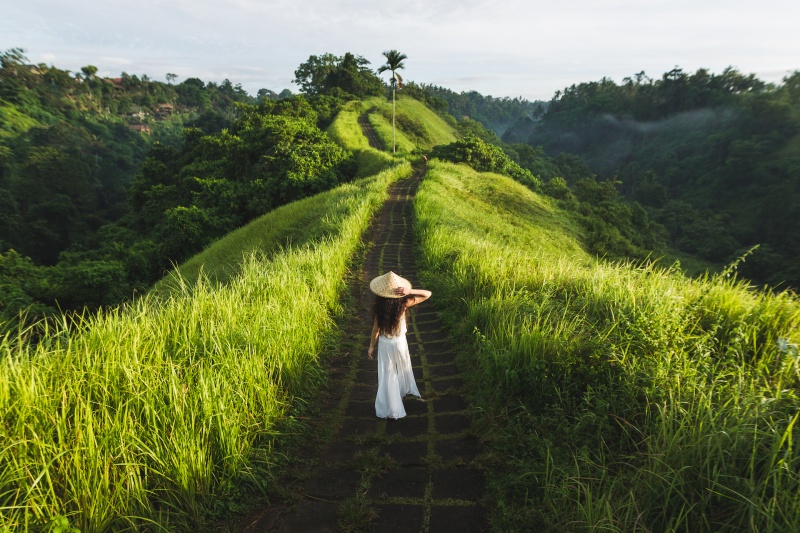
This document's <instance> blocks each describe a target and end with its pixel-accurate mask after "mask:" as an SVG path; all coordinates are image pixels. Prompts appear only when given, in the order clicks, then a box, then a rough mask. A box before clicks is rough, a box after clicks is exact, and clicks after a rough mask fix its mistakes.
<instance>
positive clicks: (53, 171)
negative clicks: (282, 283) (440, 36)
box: [0, 49, 800, 328]
mask: <svg viewBox="0 0 800 533" xmlns="http://www.w3.org/2000/svg"><path fill="white" fill-rule="evenodd" d="M0 59H1V60H2V63H1V65H0V66H2V68H0V118H2V127H0V289H2V291H0V293H1V294H2V298H0V315H2V316H3V317H4V323H5V324H6V326H5V327H6V328H7V327H10V325H11V324H15V323H17V320H18V319H19V317H20V316H23V315H24V316H28V319H26V321H28V320H35V319H36V318H38V317H41V316H57V315H58V314H59V312H60V311H69V310H75V311H80V310H82V309H84V308H89V309H94V308H98V307H100V306H106V305H112V304H116V303H119V302H122V301H125V300H127V299H129V298H131V297H132V296H133V295H134V294H137V293H143V292H145V291H146V290H147V289H148V287H150V286H151V285H152V284H153V283H154V282H155V281H157V280H158V279H160V278H161V277H162V276H163V275H164V273H165V272H167V271H168V270H169V269H170V268H171V267H172V266H173V265H174V264H177V263H179V262H181V261H183V260H185V259H187V258H189V257H191V256H192V255H194V254H195V253H197V252H199V251H200V250H202V249H203V248H204V247H205V246H207V245H209V244H210V243H211V242H213V241H214V240H216V239H218V238H220V237H222V236H224V235H226V234H227V233H228V232H230V231H232V230H234V229H236V228H238V227H241V226H242V225H244V224H246V223H247V222H249V221H251V220H253V219H254V218H256V217H258V216H260V215H262V214H264V213H266V212H269V211H270V210H272V209H274V208H275V207H278V206H280V205H284V204H286V203H288V202H291V201H293V200H297V199H300V198H303V197H306V196H309V195H313V194H315V193H318V192H321V191H324V190H328V189H330V188H332V187H333V186H335V185H337V184H340V183H344V182H347V181H349V180H352V179H353V177H354V175H355V165H356V163H355V159H354V156H353V153H351V152H348V151H346V150H344V149H342V148H341V147H340V146H337V145H336V144H335V143H333V142H332V141H331V140H330V139H329V138H328V137H327V135H326V134H325V133H324V129H325V128H326V127H327V125H328V124H330V122H331V121H332V120H333V118H334V116H335V115H336V113H337V112H338V111H339V110H340V109H341V107H342V106H343V105H344V103H345V102H347V101H350V100H354V99H364V98H369V97H375V96H381V95H386V90H387V87H386V85H385V84H384V82H383V81H382V80H381V79H380V78H379V77H378V76H377V74H376V73H375V72H374V71H373V70H372V69H371V68H370V65H369V62H368V61H367V60H366V59H364V58H363V57H361V56H358V55H355V54H352V53H349V52H348V53H346V54H344V55H342V56H337V55H334V54H330V53H327V54H322V55H318V56H317V55H312V56H310V57H309V58H308V60H307V61H305V62H304V63H302V64H301V65H299V66H298V68H297V70H296V71H295V80H294V82H295V83H296V84H297V85H298V86H299V87H300V90H301V93H302V94H300V95H292V93H291V92H290V91H289V90H288V89H287V90H283V91H282V92H280V93H276V92H275V91H272V90H269V89H261V90H260V91H258V93H257V95H256V96H255V97H253V96H250V95H248V94H247V93H246V92H245V91H244V90H243V89H242V87H241V85H234V84H233V83H231V82H230V81H229V80H225V81H224V82H222V83H220V84H216V83H213V82H210V83H205V82H203V81H202V80H199V79H197V78H189V79H186V80H183V81H182V82H180V83H176V76H175V75H169V76H167V82H166V83H164V82H160V81H155V80H152V79H150V78H149V77H148V76H146V75H142V76H137V75H129V74H127V73H124V72H123V73H122V75H121V77H120V78H113V79H112V78H99V77H97V76H96V72H97V68H96V67H94V66H92V65H88V66H86V67H84V68H82V69H81V72H79V73H71V72H68V71H65V70H60V69H58V68H56V67H54V66H47V65H44V64H42V65H29V64H27V59H26V58H25V55H24V52H23V51H22V50H19V49H11V50H9V51H6V52H4V53H2V55H1V56H0ZM401 93H402V94H404V95H405V96H408V97H411V98H414V99H417V100H419V101H421V102H423V103H424V104H426V105H427V106H428V107H430V108H431V109H434V110H435V111H437V112H438V113H440V115H441V116H442V117H443V118H445V120H447V121H448V122H449V123H451V124H453V125H454V126H455V127H456V129H457V131H458V132H459V134H460V135H461V136H462V139H463V140H462V141H460V143H461V144H457V145H452V146H449V147H440V148H438V149H437V151H435V153H434V155H436V156H439V157H442V158H443V159H446V160H451V161H461V162H470V160H473V161H472V162H473V163H474V162H475V161H477V160H478V159H481V158H483V159H482V162H480V163H477V167H476V168H479V169H481V170H484V171H485V170H494V171H500V172H502V173H506V174H508V175H512V176H514V177H515V179H517V180H518V181H521V182H522V183H524V184H528V185H531V184H533V183H535V184H536V185H535V187H533V188H534V190H540V191H541V192H544V193H546V194H548V195H550V196H552V197H554V198H556V199H557V201H558V202H560V204H561V206H562V207H564V208H565V209H568V210H571V211H573V212H574V213H575V216H576V217H578V218H579V219H580V220H581V221H582V223H583V225H584V227H585V228H586V230H587V231H588V235H589V242H587V245H588V247H589V250H591V251H592V252H593V253H596V254H597V255H600V256H607V257H609V258H617V257H633V258H638V259H644V258H647V257H650V256H653V254H655V256H658V255H661V254H663V253H666V252H669V253H670V255H671V256H673V255H675V254H677V255H679V256H681V257H687V258H695V257H696V258H699V259H700V260H701V261H702V263H701V264H705V265H724V264H727V263H729V262H731V261H733V260H734V259H736V258H737V257H740V256H742V255H743V254H744V253H746V252H747V251H748V250H750V249H752V248H753V247H757V249H756V250H755V252H754V253H752V254H751V255H750V256H749V257H748V258H747V260H746V261H745V262H743V263H741V264H740V265H739V272H740V274H741V275H743V276H746V277H748V278H750V279H752V280H754V281H755V282H757V283H769V284H771V285H774V286H791V287H796V286H798V284H799V283H800V259H798V257H797V254H796V253H794V251H795V250H797V249H798V245H800V243H798V238H800V228H798V220H799V219H800V217H798V216H797V214H798V212H797V210H798V209H800V207H797V205H798V204H797V202H795V201H794V200H795V197H796V195H797V194H800V192H798V169H800V156H798V150H797V147H798V143H800V136H798V132H800V116H799V115H798V105H797V102H798V98H800V96H798V95H800V75H798V74H797V73H795V74H794V75H792V76H789V77H787V78H786V80H785V81H784V83H783V84H781V85H780V86H773V85H769V84H766V83H764V82H761V81H760V80H758V79H756V78H755V77H754V76H752V75H751V76H745V75H743V74H740V73H739V72H737V71H735V70H733V69H728V70H726V71H725V72H723V73H722V74H719V75H716V74H711V73H709V72H706V71H698V72H697V73H695V74H693V75H687V74H686V73H684V72H683V71H681V70H680V69H675V70H673V71H671V72H669V73H666V74H664V76H663V77H662V78H661V79H657V80H653V79H651V78H649V77H647V76H646V75H645V74H644V73H639V74H637V75H636V76H634V77H632V78H626V79H625V80H623V83H622V84H616V83H614V82H613V81H611V80H609V79H603V80H601V82H596V83H594V82H592V83H583V84H579V85H574V86H572V87H570V88H568V89H565V90H564V91H559V92H557V93H556V94H555V95H554V97H553V99H552V100H551V101H550V102H529V101H527V100H524V99H521V98H514V99H511V98H493V97H491V96H482V95H480V94H479V93H477V92H475V91H471V92H462V93H460V94H459V93H456V92H454V91H451V90H449V89H446V88H442V87H437V86H434V85H426V84H417V83H415V82H407V83H405V84H403V86H402V89H401ZM398 120H400V121H401V124H400V127H401V128H406V129H408V131H409V134H410V135H412V137H413V130H414V129H415V128H416V129H419V125H417V124H415V123H413V119H412V118H410V117H407V116H405V115H402V114H401V115H400V116H399V117H398ZM409 128H410V129H409ZM501 137H502V139H501ZM479 154H482V155H479ZM487 158H488V159H487ZM512 167H513V168H512ZM515 169H516V170H515ZM670 251H672V252H670ZM12 318H13V320H12Z"/></svg>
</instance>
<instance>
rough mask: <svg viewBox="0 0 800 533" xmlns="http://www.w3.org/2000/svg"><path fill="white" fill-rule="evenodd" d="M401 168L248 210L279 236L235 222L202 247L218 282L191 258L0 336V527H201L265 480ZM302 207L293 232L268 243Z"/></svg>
mask: <svg viewBox="0 0 800 533" xmlns="http://www.w3.org/2000/svg"><path fill="white" fill-rule="evenodd" d="M409 173H410V165H408V164H403V165H400V166H397V167H395V168H393V169H390V170H386V171H384V172H383V173H381V174H379V175H378V176H375V177H372V178H367V179H364V180H361V181H359V182H355V183H352V184H347V185H342V186H340V187H338V188H336V189H334V190H332V191H330V192H327V193H324V194H322V195H320V196H317V197H316V198H312V199H309V200H306V201H304V202H301V203H299V204H296V205H294V206H287V207H286V208H284V209H283V210H280V211H275V212H273V213H270V214H268V215H266V216H265V217H264V218H263V219H261V220H258V221H256V222H254V228H253V230H256V229H260V228H264V227H265V226H274V227H272V230H271V231H272V233H271V234H267V235H266V237H267V238H277V242H268V243H263V244H260V243H258V242H257V239H256V238H255V237H254V232H253V231H250V230H248V228H244V229H243V230H241V231H240V232H237V233H234V234H232V235H231V237H230V239H232V243H230V244H228V243H226V242H225V240H223V241H221V242H220V243H218V245H217V247H212V248H211V249H210V250H209V251H208V255H206V256H205V257H204V258H198V259H205V260H207V261H212V262H211V263H206V266H205V268H206V269H207V270H208V271H209V272H211V273H213V276H214V277H215V278H216V279H217V280H221V279H225V278H226V279H227V283H226V284H225V285H224V286H218V285H217V284H215V283H210V282H209V281H208V280H207V279H206V278H204V277H202V276H199V277H198V276H197V274H196V272H197V269H196V268H194V267H192V265H191V264H190V265H188V266H187V267H186V269H185V270H183V274H184V276H185V277H186V278H190V279H188V280H187V281H186V282H185V283H184V284H182V285H177V286H173V291H172V292H171V293H169V294H164V295H162V296H159V297H154V296H153V295H150V296H145V297H143V298H140V299H137V300H135V301H133V302H131V303H130V304H128V305H126V306H124V307H120V308H112V309H109V310H107V311H105V312H102V313H98V314H95V315H89V314H87V315H85V316H84V317H81V318H78V319H76V323H75V324H68V323H64V324H62V325H60V326H56V327H53V328H50V329H43V330H40V331H37V330H26V331H22V332H21V333H20V334H19V335H6V336H5V338H3V339H2V340H0V354H2V357H0V376H1V377H0V411H2V412H3V413H4V415H3V416H4V424H3V425H2V427H1V428H0V432H1V433H0V441H2V442H3V443H4V445H3V447H2V449H0V473H2V474H1V475H2V478H0V487H2V490H0V507H2V508H3V509H4V510H3V513H2V514H1V515H0V516H1V517H2V518H0V529H7V530H23V529H36V530H41V529H43V528H45V527H47V526H48V524H53V527H55V526H56V525H63V524H64V523H65V522H64V521H65V520H66V523H67V524H69V525H72V526H74V527H78V528H79V529H80V530H81V531H83V532H87V533H88V532H92V531H106V530H120V529H154V530H169V531H174V530H197V529H198V528H202V527H204V526H203V524H206V525H207V524H208V521H209V520H213V518H214V516H215V515H217V514H218V513H224V512H227V511H229V510H231V509H232V508H235V505H236V501H237V499H239V498H240V497H241V493H242V491H245V490H253V489H255V488H258V487H262V488H264V487H265V485H266V484H269V480H270V477H269V475H268V472H269V471H270V469H271V468H272V467H273V466H274V465H275V464H276V463H277V462H279V461H280V458H279V457H278V456H276V455H275V454H274V452H273V445H274V441H275V439H276V438H280V433H279V429H278V426H277V424H278V423H279V422H280V421H281V420H282V419H284V418H285V417H286V416H287V413H289V411H290V409H291V408H292V407H293V406H294V404H295V400H296V399H297V398H298V397H299V396H302V395H306V394H309V393H311V392H312V391H313V390H314V389H315V387H316V386H317V385H318V383H319V377H320V366H319V363H320V362H319V360H318V356H319V354H320V353H321V351H322V350H323V347H324V345H325V344H326V342H328V341H329V340H330V338H331V336H332V335H333V319H334V318H335V317H336V314H337V313H338V312H341V309H342V308H341V305H340V302H339V297H340V292H341V291H342V289H343V286H344V285H343V284H344V279H345V273H346V270H347V268H348V266H349V263H350V261H351V260H352V258H353V257H354V254H355V253H356V251H357V250H358V249H359V247H360V246H361V239H362V234H363V232H364V230H365V229H366V227H367V225H368V223H369V221H370V218H371V215H372V214H373V212H374V211H375V210H376V209H377V208H378V207H379V206H380V205H381V204H382V203H383V201H384V200H385V198H386V190H387V186H388V184H389V183H391V182H392V181H393V180H395V179H397V178H399V177H403V176H407V175H408V174H409ZM303 211H305V212H303ZM281 215H287V216H286V218H284V217H282V216H281ZM312 217H316V218H317V219H318V222H317V226H316V231H314V228H313V227H309V228H305V231H306V232H307V234H306V235H304V236H303V243H302V246H288V247H285V248H281V249H278V248H277V246H279V245H280V244H282V243H281V239H282V238H285V237H287V236H289V235H292V234H293V232H296V231H298V230H299V229H300V228H297V227H294V224H298V223H302V221H304V220H309V219H311V218H312ZM312 232H313V234H312ZM222 249H228V250H231V251H229V252H227V254H220V252H219V250H222ZM228 262H230V263H231V264H226V263H228ZM43 327H44V326H43ZM33 333H37V335H38V337H37V339H38V342H34V340H35V339H34V338H33V337H31V334H33Z"/></svg>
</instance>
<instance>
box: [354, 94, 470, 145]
mask: <svg viewBox="0 0 800 533" xmlns="http://www.w3.org/2000/svg"><path fill="white" fill-rule="evenodd" d="M395 105H396V113H397V115H398V117H399V116H400V115H405V116H407V117H409V118H411V119H412V120H416V121H418V122H419V125H420V126H421V128H422V129H423V130H424V132H425V133H424V135H422V136H419V135H415V134H414V133H413V132H412V131H410V130H407V129H404V128H403V125H402V120H397V121H396V124H395V141H396V144H397V151H398V153H410V152H412V151H413V150H414V149H415V148H419V149H421V150H430V149H431V148H433V147H434V146H436V145H439V144H448V143H451V142H453V141H455V140H456V137H457V133H456V130H455V128H454V127H452V126H451V125H450V124H448V123H447V122H446V121H445V120H444V119H443V118H442V117H440V116H439V115H437V114H436V113H435V112H434V111H432V110H431V109H429V108H428V107H427V106H426V105H425V104H423V103H421V102H419V101H417V100H414V99H413V98H408V97H405V96H403V95H402V93H401V94H400V95H399V96H398V97H397V100H396V102H395ZM364 106H365V107H366V108H367V109H371V108H373V107H374V108H376V111H375V112H373V113H370V115H369V119H370V123H371V124H372V125H373V127H374V128H375V131H376V132H377V133H378V136H379V137H380V138H381V140H382V141H383V143H384V146H387V147H391V145H392V121H391V116H392V115H391V113H392V101H391V100H387V99H385V98H378V97H375V98H370V99H368V100H366V101H365V102H364Z"/></svg>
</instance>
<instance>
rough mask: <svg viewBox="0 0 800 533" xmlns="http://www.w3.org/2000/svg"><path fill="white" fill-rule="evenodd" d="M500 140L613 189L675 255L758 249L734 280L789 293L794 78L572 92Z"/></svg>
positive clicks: (798, 105)
mask: <svg viewBox="0 0 800 533" xmlns="http://www.w3.org/2000/svg"><path fill="white" fill-rule="evenodd" d="M503 140H504V141H506V142H508V143H525V144H527V145H529V146H530V147H533V148H534V149H537V148H541V149H542V150H543V151H544V152H545V153H547V154H549V155H551V156H553V157H556V158H558V157H562V159H563V158H564V157H565V156H563V155H562V154H567V155H569V156H570V157H572V158H574V159H573V161H574V162H575V163H576V164H577V165H578V166H581V165H583V166H585V168H587V169H588V171H589V173H591V174H595V175H596V176H597V178H598V180H600V181H611V182H613V183H615V186H616V187H617V188H618V190H619V191H620V192H621V193H622V194H623V195H624V196H625V197H626V198H628V199H629V200H632V201H636V202H638V203H639V204H641V205H642V206H644V208H645V209H646V210H647V212H648V214H649V215H650V216H651V217H652V218H653V219H654V220H656V221H657V222H659V223H660V224H662V225H663V226H664V227H665V228H666V230H667V231H668V240H669V244H670V246H672V247H674V248H675V249H677V250H680V251H682V252H684V253H687V254H691V255H693V256H698V257H700V258H702V259H704V260H706V261H709V262H711V263H715V264H727V263H729V262H730V261H732V260H733V259H735V258H736V257H739V256H741V255H742V254H743V253H744V252H745V251H747V250H749V249H751V248H753V247H754V246H758V248H757V249H756V250H755V252H754V253H753V254H752V256H750V257H749V258H748V259H747V260H746V261H745V262H744V263H743V264H741V265H740V267H739V272H740V274H741V275H743V276H745V277H747V278H750V279H752V280H754V281H755V282H757V283H759V284H764V283H766V284H769V285H771V286H776V287H787V286H788V287H795V288H796V287H798V286H800V256H798V254H797V250H799V249H800V201H799V200H800V72H794V73H793V74H790V75H788V76H786V77H785V78H784V80H783V82H782V83H780V84H778V85H774V84H768V83H765V82H763V81H761V80H759V79H758V78H756V77H755V76H754V75H745V74H742V73H740V72H738V71H737V70H735V69H732V68H728V69H726V70H725V71H723V72H722V73H720V74H713V73H711V72H709V71H707V70H704V69H700V70H698V71H697V72H695V73H693V74H689V73H687V72H684V71H683V70H681V69H679V68H675V69H673V70H671V71H670V72H667V73H665V74H663V76H662V77H661V78H658V79H653V78H650V77H648V76H647V75H646V74H645V73H644V72H640V73H638V74H636V75H635V76H632V77H629V78H625V79H624V80H622V83H619V84H618V83H615V82H614V81H612V80H610V79H608V78H604V79H602V80H600V81H598V82H587V83H581V84H577V85H573V86H571V87H568V88H566V89H564V90H563V91H557V92H556V94H555V95H554V96H553V98H552V100H551V101H550V102H549V103H548V104H547V106H546V108H545V110H544V112H543V114H542V115H541V117H540V118H534V117H522V118H521V119H520V120H519V122H518V123H517V124H516V125H515V126H514V127H512V128H510V129H509V130H508V131H506V132H505V134H504V135H503ZM515 146H516V145H515ZM568 181H569V180H568Z"/></svg>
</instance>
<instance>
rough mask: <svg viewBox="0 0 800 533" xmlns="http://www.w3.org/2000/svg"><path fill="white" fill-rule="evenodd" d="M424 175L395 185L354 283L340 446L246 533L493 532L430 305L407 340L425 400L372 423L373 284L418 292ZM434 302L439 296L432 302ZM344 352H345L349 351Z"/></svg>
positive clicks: (333, 387)
mask: <svg viewBox="0 0 800 533" xmlns="http://www.w3.org/2000/svg"><path fill="white" fill-rule="evenodd" d="M423 172H424V170H423V169H417V170H416V171H415V173H414V175H413V176H412V177H411V178H409V179H406V180H402V181H400V182H398V183H396V184H395V185H394V186H393V188H392V190H391V195H390V198H389V200H388V201H387V202H386V204H385V205H384V206H383V208H382V210H381V211H380V212H379V214H378V216H377V217H376V220H375V221H374V222H373V226H372V229H371V233H370V234H371V246H370V248H369V249H368V251H367V255H366V259H365V262H364V264H363V267H362V269H361V272H360V276H359V278H360V279H358V280H357V282H356V283H355V285H357V288H355V290H357V292H358V295H357V296H358V299H359V301H358V306H359V310H360V317H359V318H360V320H359V321H358V322H357V323H356V324H357V325H356V326H354V327H355V329H354V330H352V331H351V335H350V346H349V347H347V349H349V351H350V353H346V354H343V355H342V357H341V359H338V360H335V361H333V363H332V364H333V368H332V381H331V383H330V385H329V387H328V393H327V395H326V397H327V404H328V405H327V407H326V408H325V410H324V411H323V416H324V417H328V421H329V428H328V429H329V430H330V433H331V434H332V435H333V437H332V438H331V439H330V441H329V442H328V443H327V445H326V446H324V448H323V449H322V453H321V456H320V457H319V459H318V461H317V460H315V459H312V460H311V461H312V464H313V466H312V467H311V468H309V470H308V477H307V479H305V481H304V482H303V483H302V488H301V489H296V491H295V492H296V494H295V500H294V502H293V504H292V505H291V506H290V507H289V508H286V509H282V510H280V512H278V511H276V512H272V513H270V512H267V513H266V514H265V515H264V516H263V517H261V518H260V519H259V520H258V521H256V522H255V523H254V524H252V526H251V527H250V528H248V531H278V532H298V531H317V532H329V531H330V532H332V531H358V530H367V531H376V532H391V531H403V532H406V531H409V532H420V531H421V532H432V533H440V532H459V533H465V532H470V531H483V530H485V529H486V528H487V523H486V513H485V509H484V508H483V507H482V506H481V498H482V497H483V494H484V489H485V481H484V476H483V473H482V471H481V470H480V469H479V468H477V466H476V464H475V459H476V457H477V456H478V454H479V441H478V439H477V438H476V437H475V436H474V435H473V434H472V433H471V432H470V416H469V412H468V408H467V403H466V401H465V399H464V397H463V396H462V392H463V387H464V381H463V379H462V377H461V376H460V371H459V369H458V368H457V367H456V365H455V364H454V362H453V360H454V358H455V351H454V349H453V346H452V345H451V343H450V341H449V340H448V337H447V335H446V334H445V333H444V332H443V331H442V326H441V323H440V321H439V318H438V316H437V314H436V312H435V311H434V308H433V306H432V304H431V303H430V302H426V303H423V304H421V305H420V306H418V307H415V308H414V309H413V310H412V313H411V315H410V317H409V321H408V325H409V328H408V329H409V331H408V334H407V336H408V341H409V347H410V349H411V360H412V365H413V366H414V374H415V376H416V380H417V385H418V387H419V389H420V392H422V394H423V398H424V399H425V401H419V400H417V399H415V398H414V397H412V396H409V397H406V399H405V400H404V404H405V408H406V412H407V417H406V418H403V419H400V420H397V421H392V420H389V421H387V420H383V419H379V418H377V417H376V416H375V395H376V393H377V387H378V372H377V362H376V361H374V360H369V359H368V358H367V347H368V346H369V333H370V329H371V325H372V324H371V317H370V307H369V306H370V305H371V302H372V296H371V293H370V291H369V285H368V284H369V280H371V279H372V278H373V277H375V276H377V275H380V274H383V273H384V272H386V271H388V270H392V271H394V272H396V273H398V274H400V275H402V276H404V277H406V278H408V279H409V280H410V281H411V282H412V284H413V285H414V286H415V287H418V286H419V281H418V279H417V269H416V263H415V260H414V253H413V234H412V201H413V198H414V194H415V191H416V188H417V185H418V184H419V180H420V178H421V175H422V173H423ZM433 298H436V294H434V295H433ZM344 349H345V348H343V350H344Z"/></svg>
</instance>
